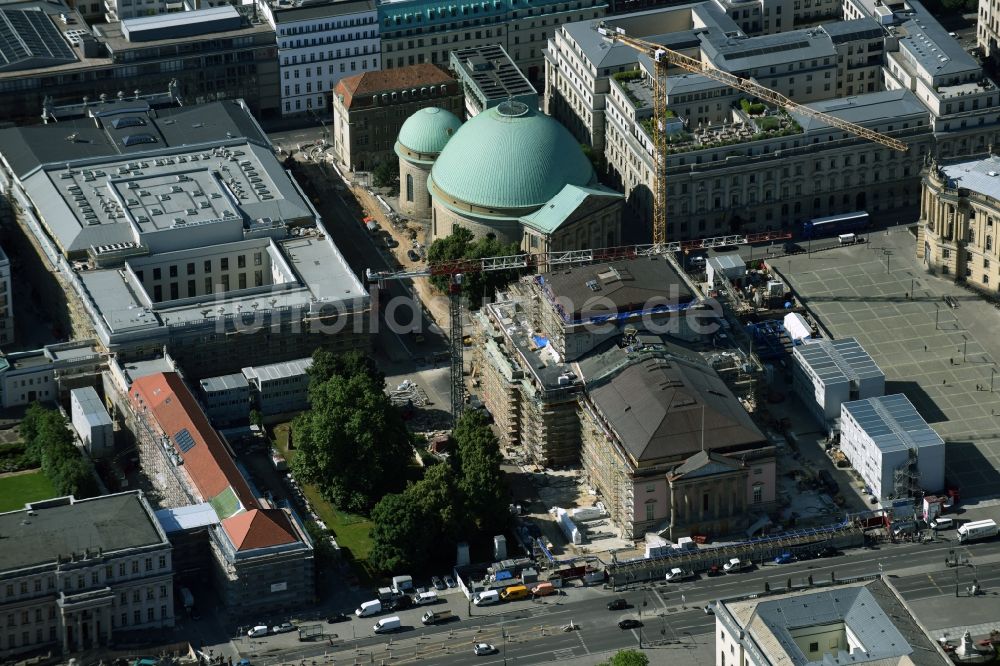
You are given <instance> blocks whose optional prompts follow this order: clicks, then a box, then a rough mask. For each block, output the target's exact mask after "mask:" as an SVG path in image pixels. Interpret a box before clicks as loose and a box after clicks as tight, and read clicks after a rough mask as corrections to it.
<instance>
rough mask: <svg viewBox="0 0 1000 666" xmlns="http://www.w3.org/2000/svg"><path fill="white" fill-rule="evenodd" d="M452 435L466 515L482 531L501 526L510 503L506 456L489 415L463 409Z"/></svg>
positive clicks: (454, 458) (453, 457) (473, 525)
mask: <svg viewBox="0 0 1000 666" xmlns="http://www.w3.org/2000/svg"><path fill="white" fill-rule="evenodd" d="M451 437H452V440H453V444H454V453H453V455H452V460H453V461H454V464H455V466H456V472H458V477H459V482H458V487H459V490H460V491H461V493H462V496H463V497H464V499H465V505H466V506H465V515H466V516H467V518H468V520H469V521H470V522H471V523H472V525H471V526H472V527H474V528H476V529H478V530H483V531H491V530H494V529H498V528H500V527H502V526H503V524H504V521H505V520H506V516H507V515H508V511H507V505H508V504H509V502H508V501H507V496H508V494H507V489H506V487H505V485H504V481H503V475H502V474H501V473H500V463H501V462H502V461H503V456H502V455H501V453H500V443H499V442H498V441H497V438H496V435H494V434H493V430H492V429H491V428H490V424H489V422H488V421H487V420H486V416H485V415H484V414H483V412H481V411H479V410H476V409H470V410H467V411H465V412H463V413H462V416H461V417H460V418H459V419H458V423H456V424H455V429H454V431H452V435H451Z"/></svg>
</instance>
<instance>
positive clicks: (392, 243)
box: [385, 236, 399, 247]
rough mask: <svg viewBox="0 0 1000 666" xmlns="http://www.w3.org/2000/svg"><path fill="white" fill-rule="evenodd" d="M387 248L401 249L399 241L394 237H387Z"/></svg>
mask: <svg viewBox="0 0 1000 666" xmlns="http://www.w3.org/2000/svg"><path fill="white" fill-rule="evenodd" d="M385 246H386V247H399V241H398V240H396V239H395V238H393V237H392V236H386V239H385Z"/></svg>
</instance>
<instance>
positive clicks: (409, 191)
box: [406, 173, 413, 201]
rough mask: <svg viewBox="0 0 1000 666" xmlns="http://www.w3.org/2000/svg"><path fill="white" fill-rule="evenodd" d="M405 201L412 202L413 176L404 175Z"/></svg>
mask: <svg viewBox="0 0 1000 666" xmlns="http://www.w3.org/2000/svg"><path fill="white" fill-rule="evenodd" d="M406 200H407V201H413V174H409V173H408V174H406Z"/></svg>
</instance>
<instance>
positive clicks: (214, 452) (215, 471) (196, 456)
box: [129, 372, 260, 511]
mask: <svg viewBox="0 0 1000 666" xmlns="http://www.w3.org/2000/svg"><path fill="white" fill-rule="evenodd" d="M129 399H130V400H131V401H132V404H133V406H134V407H137V408H138V410H139V411H140V412H141V411H142V410H143V409H146V410H149V411H150V412H152V416H153V420H154V421H155V422H156V423H157V425H159V427H160V429H161V430H162V431H163V432H164V433H166V434H167V435H168V436H169V437H170V440H171V442H173V444H174V447H175V449H176V451H177V453H178V454H179V455H180V456H181V459H182V460H183V461H184V469H185V470H187V473H188V476H190V477H191V480H192V481H193V482H194V485H195V487H196V488H197V489H198V492H199V493H201V496H202V498H203V499H204V500H205V501H206V502H207V501H209V500H210V499H212V498H213V497H215V496H216V495H218V494H219V493H221V492H222V491H224V490H225V489H226V488H227V487H232V489H233V492H234V493H236V497H237V498H238V499H239V500H240V503H241V504H242V505H243V507H244V508H245V509H246V510H247V511H250V510H251V509H257V508H259V507H260V504H259V503H258V502H257V498H255V497H254V496H253V493H252V492H250V486H249V485H248V484H247V482H246V479H244V478H243V475H242V474H240V471H239V470H238V469H237V468H236V463H235V462H234V461H233V458H232V456H230V455H229V451H228V450H227V449H226V446H225V444H223V443H222V439H220V438H219V434H218V433H217V432H216V431H215V429H214V428H213V427H212V426H211V424H209V422H208V417H206V416H205V412H203V411H202V409H201V406H200V405H199V404H198V402H197V401H196V400H195V398H194V396H193V395H192V394H191V391H190V390H189V389H188V387H187V385H185V384H184V381H183V380H182V379H181V377H180V375H178V374H177V373H176V372H159V373H156V374H152V375H146V376H145V377H140V378H139V379H137V380H135V382H133V383H132V387H131V388H130V389H129ZM183 430H187V432H188V433H189V434H190V436H191V441H193V442H194V445H193V446H191V447H190V448H189V449H188V450H187V451H183V450H182V448H181V444H180V443H179V442H178V441H177V435H178V434H179V433H181V431H183Z"/></svg>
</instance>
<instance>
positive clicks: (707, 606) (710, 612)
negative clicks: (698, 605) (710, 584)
mask: <svg viewBox="0 0 1000 666" xmlns="http://www.w3.org/2000/svg"><path fill="white" fill-rule="evenodd" d="M702 610H703V611H705V615H715V609H714V608H712V604H705V607H704V608H702Z"/></svg>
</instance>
